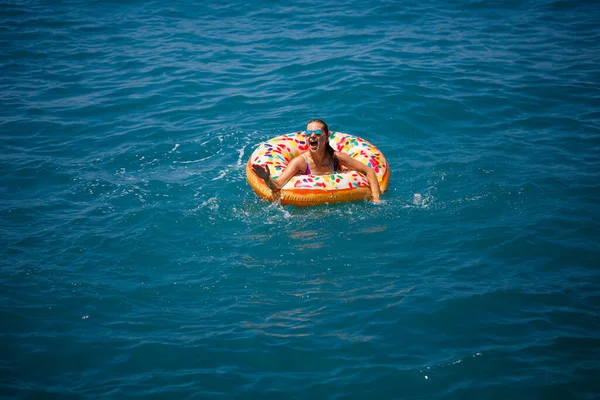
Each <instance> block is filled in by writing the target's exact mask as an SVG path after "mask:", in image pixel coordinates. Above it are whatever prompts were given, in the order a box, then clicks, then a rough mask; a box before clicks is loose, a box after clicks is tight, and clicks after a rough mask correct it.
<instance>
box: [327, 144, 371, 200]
mask: <svg viewBox="0 0 600 400" xmlns="http://www.w3.org/2000/svg"><path fill="white" fill-rule="evenodd" d="M335 155H336V156H337V159H338V160H339V161H340V165H342V166H344V167H346V168H348V169H351V170H354V171H358V172H360V173H362V174H364V175H365V176H366V177H367V181H369V187H370V188H371V194H372V195H373V201H374V202H375V203H378V202H379V196H380V194H381V193H380V189H379V181H378V180H377V175H376V174H375V171H373V170H372V169H371V168H370V167H369V166H367V165H365V164H363V163H361V162H360V161H357V160H355V159H353V158H352V157H350V156H349V155H348V154H346V153H342V152H340V151H336V153H335Z"/></svg>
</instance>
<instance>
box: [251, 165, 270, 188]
mask: <svg viewBox="0 0 600 400" xmlns="http://www.w3.org/2000/svg"><path fill="white" fill-rule="evenodd" d="M252 171H254V173H255V174H256V175H257V176H258V177H259V178H260V179H262V180H263V181H265V183H267V184H268V183H269V181H270V180H271V171H270V170H269V166H268V165H266V166H264V167H263V166H262V165H257V164H253V165H252Z"/></svg>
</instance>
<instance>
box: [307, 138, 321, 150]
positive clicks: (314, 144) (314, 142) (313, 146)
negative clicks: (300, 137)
mask: <svg viewBox="0 0 600 400" xmlns="http://www.w3.org/2000/svg"><path fill="white" fill-rule="evenodd" d="M308 146H309V147H310V151H317V150H319V139H317V138H309V139H308Z"/></svg>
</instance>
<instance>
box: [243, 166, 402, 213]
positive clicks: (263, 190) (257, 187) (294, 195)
mask: <svg viewBox="0 0 600 400" xmlns="http://www.w3.org/2000/svg"><path fill="white" fill-rule="evenodd" d="M382 156H383V155H382ZM384 159H385V157H384ZM250 161H251V159H249V160H248V162H247V163H246V177H247V178H248V183H249V184H250V187H251V188H252V190H254V192H255V193H256V194H257V195H258V196H259V197H260V198H262V199H264V200H267V201H276V200H278V199H280V201H281V204H291V205H294V206H298V207H304V206H316V205H320V204H326V203H327V204H333V203H344V202H348V201H359V200H365V199H370V198H371V189H370V188H368V187H358V188H353V189H335V190H319V191H316V190H311V189H285V190H281V193H280V196H279V197H277V196H274V195H273V193H272V192H271V189H269V187H268V186H267V184H266V183H265V181H263V180H262V179H261V178H259V177H258V176H257V175H256V174H255V173H254V171H252V163H251V162H250ZM385 162H386V164H387V160H385ZM389 182H390V168H389V164H388V168H387V169H386V171H385V174H384V175H383V178H382V179H381V182H380V183H379V190H380V192H381V193H382V194H383V193H384V192H385V191H386V190H387V188H388V185H389Z"/></svg>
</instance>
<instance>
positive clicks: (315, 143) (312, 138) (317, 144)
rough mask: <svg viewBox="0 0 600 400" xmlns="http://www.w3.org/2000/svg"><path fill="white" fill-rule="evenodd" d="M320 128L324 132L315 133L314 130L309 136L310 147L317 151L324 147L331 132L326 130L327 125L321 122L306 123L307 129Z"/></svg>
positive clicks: (311, 149)
mask: <svg viewBox="0 0 600 400" xmlns="http://www.w3.org/2000/svg"><path fill="white" fill-rule="evenodd" d="M317 129H320V130H321V131H322V132H323V133H322V134H321V135H315V133H314V132H311V134H310V135H309V136H308V138H307V139H308V148H309V149H310V151H312V152H317V151H319V149H324V148H325V145H326V144H327V141H328V140H329V132H325V127H324V126H323V124H321V123H319V122H311V123H310V124H308V125H306V130H308V131H314V130H317Z"/></svg>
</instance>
